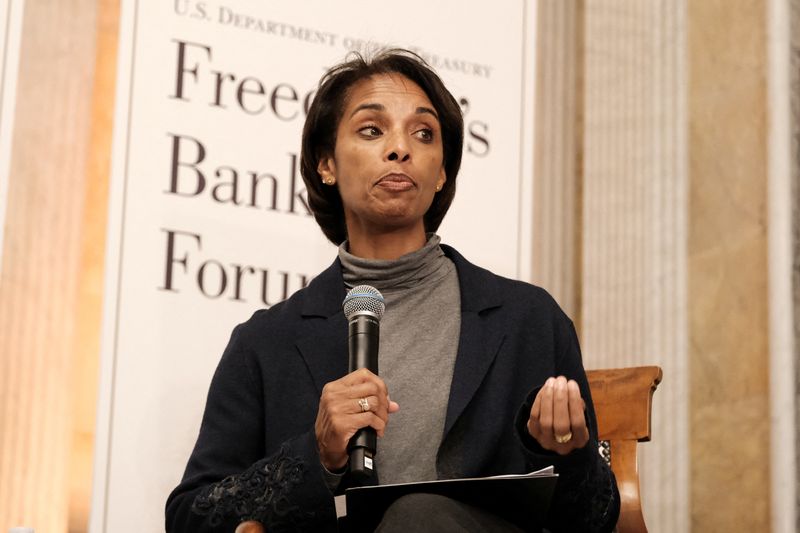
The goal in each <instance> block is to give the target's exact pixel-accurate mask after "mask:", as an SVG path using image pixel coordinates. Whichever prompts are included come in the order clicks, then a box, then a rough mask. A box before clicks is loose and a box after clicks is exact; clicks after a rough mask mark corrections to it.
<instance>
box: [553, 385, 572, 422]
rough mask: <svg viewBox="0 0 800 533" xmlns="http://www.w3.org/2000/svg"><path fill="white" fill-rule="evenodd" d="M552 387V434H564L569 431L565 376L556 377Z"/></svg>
mask: <svg viewBox="0 0 800 533" xmlns="http://www.w3.org/2000/svg"><path fill="white" fill-rule="evenodd" d="M553 389H554V390H553V435H554V436H555V435H566V434H567V433H569V432H570V418H569V395H568V393H567V378H565V377H564V376H559V377H558V378H556V380H555V383H554V386H553Z"/></svg>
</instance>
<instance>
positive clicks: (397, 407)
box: [388, 400, 400, 413]
mask: <svg viewBox="0 0 800 533" xmlns="http://www.w3.org/2000/svg"><path fill="white" fill-rule="evenodd" d="M399 410H400V404H399V403H397V402H393V401H391V400H389V409H388V411H389V412H390V413H396V412H397V411H399Z"/></svg>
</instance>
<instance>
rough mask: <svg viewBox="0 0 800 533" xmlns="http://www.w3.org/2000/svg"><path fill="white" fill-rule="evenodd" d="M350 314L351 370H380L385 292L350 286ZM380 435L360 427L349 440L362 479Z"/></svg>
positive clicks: (356, 471)
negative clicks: (381, 327) (382, 293)
mask: <svg viewBox="0 0 800 533" xmlns="http://www.w3.org/2000/svg"><path fill="white" fill-rule="evenodd" d="M342 307H343V308H344V316H345V317H347V322H348V325H347V333H348V334H347V347H348V351H349V354H350V372H353V371H354V370H358V369H359V368H366V369H368V370H369V371H370V372H372V373H373V374H375V375H377V374H378V343H379V340H380V320H381V317H383V312H384V310H385V309H386V303H385V302H384V300H383V295H381V293H380V292H379V291H378V289H376V288H375V287H371V286H369V285H359V286H357V287H353V288H352V289H350V292H348V293H347V296H346V297H345V299H344V302H342ZM376 444H377V436H376V435H375V429H374V428H371V427H365V428H361V429H359V430H358V431H357V432H356V434H355V435H353V437H352V438H351V439H350V442H349V443H348V444H347V453H349V454H350V473H351V474H352V475H353V476H355V477H357V478H360V479H364V478H367V477H370V476H371V475H372V474H373V472H374V467H373V459H374V457H375V452H376Z"/></svg>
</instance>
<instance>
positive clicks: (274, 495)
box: [192, 447, 314, 532]
mask: <svg viewBox="0 0 800 533" xmlns="http://www.w3.org/2000/svg"><path fill="white" fill-rule="evenodd" d="M305 476H306V465H305V464H304V463H303V461H301V460H300V459H298V458H296V457H291V456H290V455H289V454H288V451H287V449H286V448H285V447H281V449H280V450H279V451H278V452H277V453H276V454H274V455H273V456H271V457H268V458H266V459H262V460H260V461H258V462H257V463H255V464H253V466H251V467H250V468H248V469H247V470H245V471H244V472H242V473H241V474H237V475H233V476H228V477H226V478H225V479H223V480H222V481H220V482H218V483H214V484H212V485H209V486H208V487H206V488H205V489H204V490H203V491H202V492H201V493H200V494H198V495H197V497H196V498H195V500H194V503H193V505H192V511H194V512H195V513H197V514H200V515H205V516H208V520H209V522H210V524H211V525H212V526H216V525H219V524H221V523H222V522H223V521H224V520H229V519H231V518H236V519H238V520H242V521H243V520H257V521H259V522H261V523H262V524H264V526H265V527H266V529H267V531H270V532H279V531H297V530H299V529H301V526H302V525H303V524H304V523H307V522H308V521H309V520H311V519H313V517H314V512H313V511H311V510H308V509H301V508H300V506H298V505H297V504H294V503H292V498H291V494H292V492H293V491H294V490H295V489H296V488H297V487H298V485H300V484H301V483H302V482H303V479H304V477H305Z"/></svg>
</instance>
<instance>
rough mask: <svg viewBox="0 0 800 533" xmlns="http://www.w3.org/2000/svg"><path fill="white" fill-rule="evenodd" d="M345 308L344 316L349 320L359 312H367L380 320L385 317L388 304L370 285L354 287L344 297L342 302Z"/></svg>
mask: <svg viewBox="0 0 800 533" xmlns="http://www.w3.org/2000/svg"><path fill="white" fill-rule="evenodd" d="M342 307H343V308H344V316H345V317H347V320H350V317H352V316H354V315H355V314H357V313H359V312H364V311H367V312H368V313H370V314H372V315H375V317H376V318H377V319H378V320H380V319H381V318H382V317H383V312H384V310H386V303H385V302H384V300H383V295H382V294H381V293H380V291H378V289H376V288H375V287H372V286H370V285H358V286H357V287H353V288H352V289H350V291H349V292H348V293H347V296H345V297H344V301H343V302H342Z"/></svg>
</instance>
